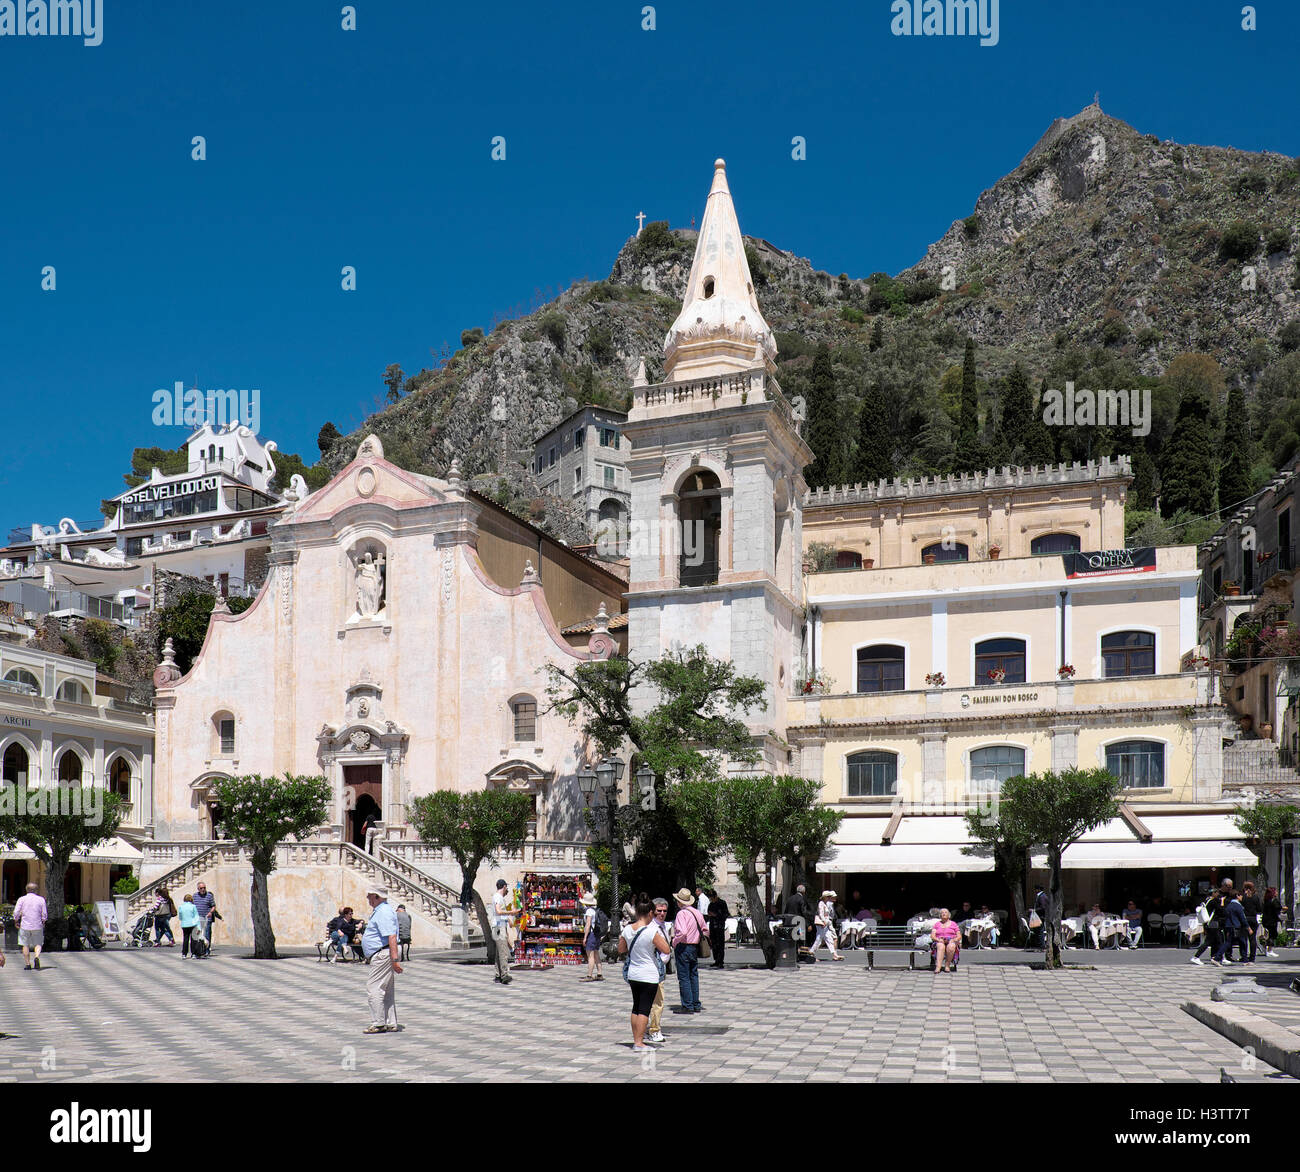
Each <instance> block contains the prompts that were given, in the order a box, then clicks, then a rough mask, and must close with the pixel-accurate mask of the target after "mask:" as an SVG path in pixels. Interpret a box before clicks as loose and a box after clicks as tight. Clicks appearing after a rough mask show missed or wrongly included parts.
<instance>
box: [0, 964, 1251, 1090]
mask: <svg viewBox="0 0 1300 1172" xmlns="http://www.w3.org/2000/svg"><path fill="white" fill-rule="evenodd" d="M15 959H16V958H15V957H14V956H13V955H12V954H11V955H10V958H9V964H8V967H7V968H5V969H4V970H2V971H0V1032H4V1033H8V1034H11V1035H16V1036H12V1037H8V1038H5V1039H3V1040H0V1081H9V1082H12V1081H15V1080H19V1081H31V1080H41V1081H46V1080H48V1081H62V1080H67V1081H129V1082H136V1081H145V1082H147V1081H155V1080H160V1081H196V1080H221V1081H227V1080H238V1081H254V1080H256V1081H259V1082H276V1081H290V1080H293V1081H297V1080H305V1081H326V1082H340V1081H350V1080H353V1079H355V1080H378V1081H384V1080H392V1081H451V1080H466V1081H484V1080H492V1079H509V1080H520V1079H525V1080H527V1079H534V1080H542V1081H565V1080H573V1081H595V1080H602V1081H626V1080H631V1079H637V1078H640V1079H649V1080H668V1079H685V1080H688V1081H697V1080H698V1081H733V1080H740V1081H745V1082H763V1081H772V1080H776V1081H785V1080H796V1081H835V1082H840V1081H845V1080H865V1081H873V1080H874V1081H889V1082H893V1081H909V1082H979V1081H984V1082H1011V1081H1014V1082H1129V1081H1162V1082H1217V1081H1218V1080H1219V1071H1220V1068H1221V1067H1228V1068H1229V1069H1233V1068H1235V1067H1239V1066H1240V1065H1241V1062H1242V1051H1241V1050H1240V1049H1239V1048H1238V1047H1237V1046H1235V1045H1233V1044H1232V1043H1231V1042H1229V1041H1227V1040H1226V1039H1225V1038H1222V1037H1220V1036H1219V1035H1218V1034H1216V1033H1215V1032H1214V1031H1212V1030H1210V1029H1208V1028H1207V1027H1205V1026H1203V1025H1201V1024H1200V1023H1199V1022H1196V1021H1194V1020H1193V1019H1192V1018H1191V1017H1189V1016H1188V1015H1187V1014H1185V1013H1183V1012H1182V1011H1181V1009H1180V1008H1179V1007H1180V1006H1181V1004H1182V1003H1183V1002H1185V1001H1187V1000H1189V999H1193V998H1208V997H1209V994H1210V990H1211V989H1212V988H1213V987H1214V985H1215V984H1216V983H1217V981H1218V980H1219V978H1220V976H1221V975H1222V974H1221V973H1220V972H1219V971H1218V970H1216V969H1213V968H1208V967H1207V968H1204V969H1202V968H1195V967H1192V966H1189V965H1187V964H1186V962H1185V960H1184V959H1183V957H1181V956H1180V957H1177V958H1176V959H1175V958H1174V957H1172V956H1171V958H1170V960H1169V962H1167V963H1160V964H1155V963H1150V962H1148V963H1145V964H1141V965H1137V964H1133V965H1119V964H1107V965H1106V966H1105V967H1103V968H1100V969H1098V970H1095V971H1079V972H1062V973H1057V974H1050V975H1049V974H1047V973H1043V972H1036V971H1034V970H1032V969H1030V968H1029V967H1027V966H1026V965H1025V964H1023V963H981V964H971V965H965V966H963V968H962V970H961V971H959V972H957V973H955V974H952V975H945V976H940V977H936V976H935V975H933V974H931V973H927V972H917V973H909V972H906V971H900V970H893V971H890V970H881V969H878V970H877V971H876V972H874V973H867V972H866V971H865V969H864V968H863V967H862V961H861V960H860V959H851V960H850V961H848V962H846V963H844V964H827V963H823V964H818V965H816V966H815V967H812V966H805V967H802V968H801V969H800V970H799V971H797V972H767V971H765V970H760V969H749V968H735V969H728V970H727V971H725V972H721V973H719V972H715V971H713V970H711V969H709V968H707V967H706V968H705V969H703V970H702V972H701V975H700V987H701V998H702V1000H703V1002H704V1005H705V1010H706V1011H705V1012H704V1013H702V1014H698V1015H694V1016H689V1017H678V1016H676V1015H674V1014H673V1013H672V1012H671V1008H670V1010H669V1012H667V1013H665V1015H664V1033H665V1034H666V1035H667V1037H668V1039H669V1041H668V1044H667V1045H666V1046H664V1047H662V1048H660V1049H659V1050H657V1051H655V1052H654V1055H653V1058H647V1057H645V1056H642V1055H635V1054H633V1053H632V1052H631V1050H630V1031H629V1027H628V1012H629V1008H630V1001H631V999H630V996H629V994H628V992H627V987H626V985H625V984H624V983H623V981H622V979H621V978H620V975H619V969H618V966H617V965H610V966H608V967H607V969H606V978H605V980H604V982H602V983H595V984H582V983H580V981H579V977H580V976H581V975H582V973H583V972H584V971H585V969H579V968H571V967H570V968H557V969H554V970H551V971H549V972H535V973H530V972H519V973H517V974H516V979H515V981H514V982H513V983H512V984H511V985H510V986H509V987H506V988H502V987H500V986H498V985H496V984H494V983H493V981H492V972H493V970H492V969H491V968H490V967H488V966H486V965H466V964H455V963H439V962H433V961H429V960H421V959H417V960H415V961H413V962H411V963H410V964H409V967H407V969H406V972H405V974H404V975H403V976H400V977H398V979H397V1007H398V1016H399V1018H400V1020H401V1021H402V1023H403V1025H404V1026H405V1029H404V1030H403V1031H402V1032H401V1033H398V1034H385V1035H379V1036H372V1037H366V1036H364V1035H363V1034H362V1033H361V1030H362V1029H363V1028H364V1026H365V1025H366V1024H368V1020H367V1019H368V1015H367V1013H366V1010H365V996H364V983H365V974H366V971H367V970H366V969H365V968H364V967H363V966H361V965H359V964H354V965H325V964H320V963H318V962H317V961H316V960H314V959H308V958H303V957H295V958H291V959H287V960H281V961H276V962H254V961H250V960H245V959H242V958H241V957H239V956H236V955H235V954H233V953H232V952H225V953H224V954H222V953H221V952H220V951H219V952H218V955H217V956H215V957H213V958H211V959H210V960H206V961H200V962H195V961H182V960H181V959H180V958H179V957H178V955H177V953H176V951H175V950H173V949H148V950H145V951H116V950H108V951H105V952H101V953H97V954H77V953H73V954H63V955H56V956H52V957H49V958H48V966H47V968H46V969H45V970H44V971H42V972H40V973H36V972H30V973H29V972H24V971H23V969H22V963H21V958H17V963H15ZM1152 959H1153V960H1154V958H1152ZM665 993H666V995H667V1000H668V1004H669V1006H670V1007H671V1006H673V1005H674V1004H675V1002H676V978H675V977H674V976H670V977H669V979H668V983H667V985H666V986H665ZM1257 1073H1259V1074H1268V1073H1271V1068H1263V1067H1262V1066H1261V1068H1260V1069H1259V1070H1258V1072H1257Z"/></svg>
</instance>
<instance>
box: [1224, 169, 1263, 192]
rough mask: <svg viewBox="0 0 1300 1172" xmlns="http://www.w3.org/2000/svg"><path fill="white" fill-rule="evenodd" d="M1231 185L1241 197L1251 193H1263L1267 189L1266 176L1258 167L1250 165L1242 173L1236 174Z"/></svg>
mask: <svg viewBox="0 0 1300 1172" xmlns="http://www.w3.org/2000/svg"><path fill="white" fill-rule="evenodd" d="M1233 187H1234V189H1235V190H1236V192H1237V194H1238V195H1239V196H1240V197H1241V198H1243V199H1245V198H1246V197H1248V196H1251V195H1263V194H1264V192H1266V191H1267V190H1268V176H1267V175H1265V174H1264V172H1263V171H1261V170H1259V168H1257V167H1252V168H1251V169H1250V170H1249V171H1247V172H1246V173H1245V174H1244V175H1238V176H1237V182H1236V183H1235V184H1233Z"/></svg>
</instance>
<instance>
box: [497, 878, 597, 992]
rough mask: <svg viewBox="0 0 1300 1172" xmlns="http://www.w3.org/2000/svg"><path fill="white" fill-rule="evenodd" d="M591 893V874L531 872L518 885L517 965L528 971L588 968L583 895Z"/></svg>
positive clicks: (516, 885)
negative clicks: (570, 966) (568, 966)
mask: <svg viewBox="0 0 1300 1172" xmlns="http://www.w3.org/2000/svg"><path fill="white" fill-rule="evenodd" d="M590 889H591V875H590V873H584V874H578V875H541V874H537V873H535V872H531V871H530V872H527V873H525V874H524V876H523V878H522V879H520V880H519V882H518V883H516V884H515V905H516V906H517V907H519V908H521V909H522V911H521V914H520V917H519V943H518V944H516V945H515V963H516V964H517V965H522V966H523V967H525V968H550V967H551V966H552V965H557V964H585V963H586V960H587V954H586V952H585V951H584V950H583V947H582V925H583V914H584V912H585V909H584V908H583V906H582V893H583V892H584V891H589V890H590Z"/></svg>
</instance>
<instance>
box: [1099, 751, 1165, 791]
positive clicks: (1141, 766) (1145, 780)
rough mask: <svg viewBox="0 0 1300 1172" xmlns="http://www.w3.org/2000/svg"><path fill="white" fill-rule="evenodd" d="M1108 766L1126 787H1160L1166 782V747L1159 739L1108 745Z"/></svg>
mask: <svg viewBox="0 0 1300 1172" xmlns="http://www.w3.org/2000/svg"><path fill="white" fill-rule="evenodd" d="M1106 768H1107V769H1109V770H1110V771H1111V772H1112V773H1113V774H1114V775H1115V776H1116V777H1118V778H1119V779H1120V781H1121V782H1123V784H1124V787H1125V788H1126V789H1159V788H1160V787H1161V786H1163V785H1164V784H1165V747H1164V745H1162V744H1161V743H1160V742H1159V741H1120V742H1119V743H1118V744H1114V745H1107V746H1106Z"/></svg>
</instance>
